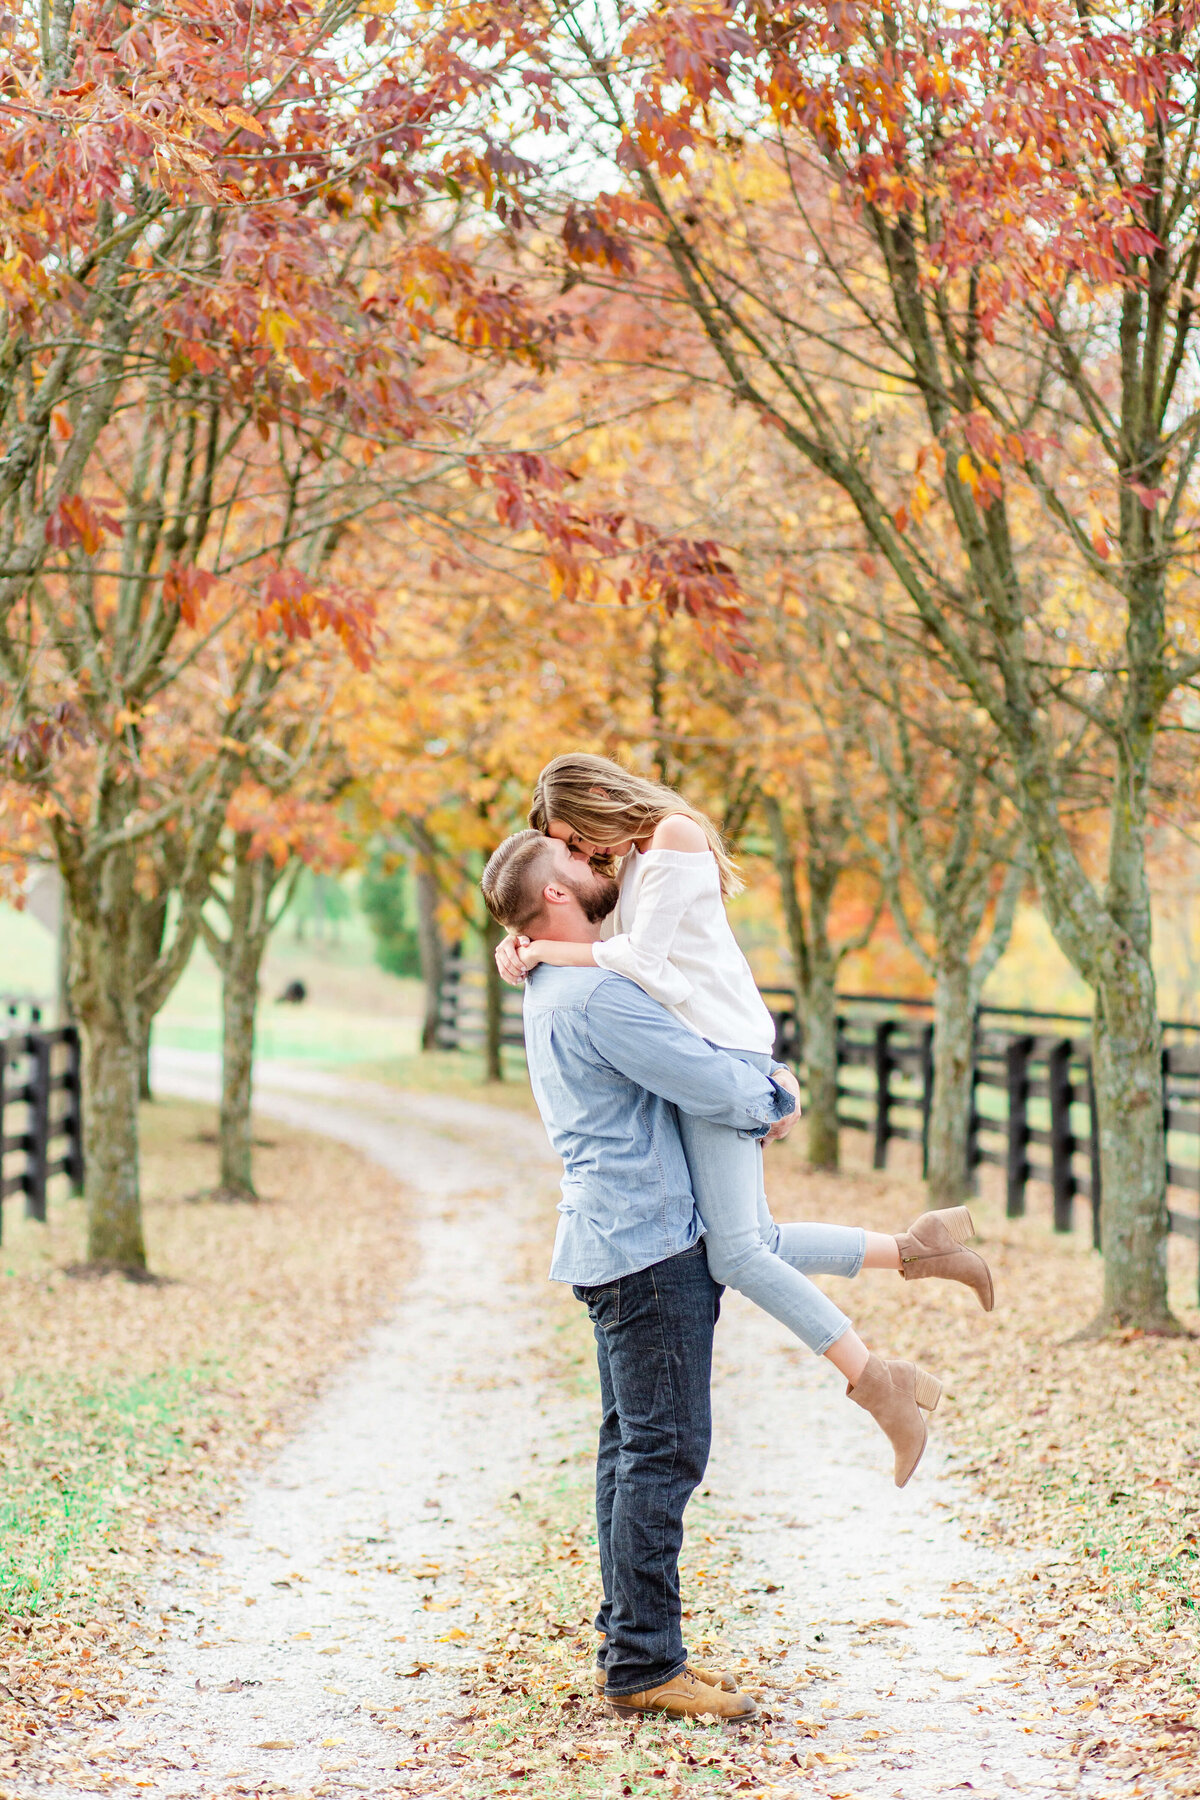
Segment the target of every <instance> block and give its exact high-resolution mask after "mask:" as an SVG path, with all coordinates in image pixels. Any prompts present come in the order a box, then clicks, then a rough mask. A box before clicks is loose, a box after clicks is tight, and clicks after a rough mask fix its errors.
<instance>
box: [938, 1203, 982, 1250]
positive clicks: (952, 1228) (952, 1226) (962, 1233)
mask: <svg viewBox="0 0 1200 1800" xmlns="http://www.w3.org/2000/svg"><path fill="white" fill-rule="evenodd" d="M933 1217H934V1218H935V1219H940V1220H941V1221H942V1224H943V1225H944V1226H945V1227H946V1230H947V1231H948V1232H949V1233H950V1236H951V1237H952V1238H953V1239H954V1241H955V1243H956V1244H965V1243H966V1241H967V1239H968V1238H973V1237H974V1236H975V1221H974V1220H973V1219H972V1217H971V1213H970V1209H969V1208H968V1207H965V1206H947V1207H943V1209H942V1211H941V1212H935V1213H934V1215H933Z"/></svg>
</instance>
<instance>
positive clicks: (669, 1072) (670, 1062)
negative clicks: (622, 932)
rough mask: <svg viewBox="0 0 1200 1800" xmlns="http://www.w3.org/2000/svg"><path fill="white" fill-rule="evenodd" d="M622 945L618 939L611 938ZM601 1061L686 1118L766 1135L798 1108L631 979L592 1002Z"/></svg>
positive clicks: (590, 1018) (606, 985)
mask: <svg viewBox="0 0 1200 1800" xmlns="http://www.w3.org/2000/svg"><path fill="white" fill-rule="evenodd" d="M611 941H615V940H611ZM587 1022H588V1031H589V1034H590V1037H591V1042H592V1047H593V1049H594V1050H595V1051H596V1053H597V1055H598V1056H600V1057H602V1058H603V1059H604V1061H606V1062H607V1063H609V1064H610V1065H611V1067H612V1068H614V1069H616V1070H618V1071H619V1072H620V1074H622V1075H624V1076H626V1077H628V1079H629V1080H630V1081H635V1082H636V1083H637V1084H638V1086H639V1087H644V1088H648V1089H649V1091H650V1092H651V1093H652V1094H658V1095H659V1096H660V1097H661V1098H662V1099H664V1100H669V1101H670V1103H671V1104H672V1105H673V1106H677V1107H678V1108H679V1110H680V1112H685V1113H692V1114H694V1115H695V1116H696V1117H697V1118H700V1119H709V1120H711V1122H712V1123H713V1124H714V1125H728V1126H730V1127H731V1128H732V1129H733V1130H735V1131H744V1132H747V1133H748V1134H749V1135H751V1136H753V1137H765V1136H766V1134H767V1132H768V1131H769V1130H770V1129H771V1126H772V1125H774V1124H775V1123H776V1122H777V1121H778V1120H779V1119H783V1118H786V1117H787V1116H788V1114H789V1113H793V1112H794V1111H795V1110H796V1102H795V1100H794V1098H793V1097H792V1095H791V1094H789V1093H788V1091H787V1089H786V1088H782V1087H780V1086H779V1084H778V1083H777V1082H776V1081H775V1080H774V1079H773V1078H772V1077H771V1076H769V1075H763V1074H761V1073H760V1072H759V1071H758V1070H757V1069H755V1068H754V1067H752V1065H751V1064H750V1063H748V1062H743V1061H742V1060H741V1058H740V1057H737V1056H733V1055H729V1054H728V1053H727V1052H726V1051H724V1050H714V1049H713V1047H712V1045H711V1044H708V1043H706V1042H705V1041H704V1039H703V1038H701V1037H698V1036H697V1035H696V1034H695V1033H694V1032H692V1031H689V1030H688V1028H687V1026H686V1025H681V1024H679V1022H678V1021H677V1020H676V1019H674V1018H672V1017H671V1015H670V1013H668V1012H665V1011H664V1010H663V1008H662V1007H661V1006H660V1005H657V1004H656V1003H655V1001H654V1000H652V999H651V998H650V997H649V995H648V994H647V993H645V992H643V990H642V988H641V986H640V984H638V985H636V986H635V985H634V984H633V983H632V982H631V981H604V982H601V984H600V985H599V987H597V988H596V990H595V992H594V993H593V994H592V995H591V996H590V998H589V1000H588V1003H587Z"/></svg>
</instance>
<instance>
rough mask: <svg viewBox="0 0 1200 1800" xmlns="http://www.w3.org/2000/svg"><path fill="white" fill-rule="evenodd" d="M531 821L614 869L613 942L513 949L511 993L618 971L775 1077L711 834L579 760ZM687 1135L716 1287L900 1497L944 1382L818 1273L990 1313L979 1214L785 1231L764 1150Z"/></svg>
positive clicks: (666, 799) (686, 1131)
mask: <svg viewBox="0 0 1200 1800" xmlns="http://www.w3.org/2000/svg"><path fill="white" fill-rule="evenodd" d="M529 822H530V824H531V825H532V826H533V827H534V828H535V829H536V830H538V831H542V832H544V833H546V835H548V836H550V837H556V838H561V839H562V840H563V841H564V842H565V843H566V844H567V846H568V848H569V849H570V850H571V852H572V854H573V855H575V856H577V857H579V858H580V859H581V860H584V861H590V862H593V863H607V862H611V861H613V860H617V859H619V862H620V870H619V878H620V889H621V892H620V900H619V902H618V905H617V910H616V913H615V914H614V916H613V921H612V922H613V923H614V924H615V935H612V936H609V937H607V938H606V939H604V940H603V941H602V942H600V943H598V944H595V945H589V944H566V943H552V942H549V941H541V942H534V943H530V942H529V941H527V940H525V939H522V938H518V939H515V940H513V939H508V940H506V942H505V943H504V944H502V945H501V946H500V947H499V949H498V950H497V952H496V960H497V964H498V966H499V968H500V972H501V974H502V975H503V976H504V977H505V979H506V980H509V981H513V982H519V981H521V980H523V979H524V976H525V975H526V974H527V973H528V971H529V970H530V969H534V968H536V967H537V965H538V963H540V962H547V963H555V964H558V965H560V966H563V965H568V966H570V965H578V966H589V967H590V966H593V965H595V966H598V967H600V968H602V969H609V970H611V971H613V972H614V973H617V974H620V975H625V976H627V977H628V978H629V979H630V980H631V981H636V982H637V983H638V985H639V986H640V987H642V988H644V989H645V991H646V992H647V993H648V994H650V995H651V996H652V998H654V999H656V1000H658V1001H660V1002H661V1004H662V1005H664V1006H665V1007H667V1008H668V1009H669V1010H670V1011H671V1012H672V1013H673V1014H674V1015H675V1017H676V1018H678V1019H680V1020H681V1021H682V1022H683V1023H684V1024H685V1025H688V1026H689V1027H690V1028H691V1029H692V1030H694V1031H696V1032H697V1033H698V1034H699V1035H700V1036H701V1037H703V1038H705V1039H707V1040H708V1042H710V1043H712V1044H715V1045H716V1046H717V1047H718V1048H720V1049H722V1050H726V1051H728V1052H730V1053H731V1054H732V1055H735V1056H740V1057H743V1058H744V1059H745V1060H746V1061H747V1062H750V1063H752V1064H753V1066H754V1067H755V1068H758V1069H761V1070H764V1071H768V1072H769V1071H770V1070H771V1069H772V1068H773V1067H774V1066H775V1061H774V1056H773V1054H772V1050H773V1045H774V1039H775V1030H774V1023H773V1021H772V1018H771V1015H770V1013H769V1012H768V1010H767V1008H766V1006H765V1005H764V1003H763V1000H762V996H761V995H760V994H759V992H758V989H757V987H756V985H755V982H754V977H753V975H752V974H751V971H750V966H749V964H748V963H747V961H746V959H745V957H744V956H743V955H742V952H741V950H740V949H739V947H738V944H737V941H736V939H735V938H734V935H733V931H732V929H731V927H730V924H729V920H728V917H727V916H726V912H725V905H724V903H725V901H726V900H727V899H728V898H729V897H730V895H732V894H735V893H737V892H738V891H739V890H740V887H741V882H740V881H739V879H738V876H737V872H736V870H735V868H734V866H733V864H732V863H731V862H730V860H729V858H728V856H727V855H726V853H725V850H724V847H723V845H722V843H721V838H720V834H719V833H718V831H717V829H716V827H715V826H714V825H713V823H712V821H711V820H710V819H708V818H706V817H705V815H704V814H703V813H701V812H698V811H697V810H696V809H695V808H694V807H692V806H689V805H688V803H687V802H686V801H685V800H684V799H683V798H682V797H681V796H680V795H679V794H677V793H675V792H674V790H673V789H671V788H668V787H664V786H661V785H660V784H658V783H656V782H651V781H646V780H643V779H642V778H641V777H640V776H637V775H633V774H631V773H630V772H629V771H628V770H627V769H624V768H622V767H621V765H620V764H619V763H615V762H610V761H609V760H608V759H607V758H606V757H600V756H591V755H587V754H585V753H583V752H571V753H570V754H568V755H566V756H558V757H555V758H554V760H553V762H550V763H548V764H547V765H546V767H545V768H544V769H543V770H542V772H541V774H540V775H539V777H538V781H537V786H536V788H535V790H534V796H533V804H532V807H531V810H530V814H529ZM679 1123H680V1131H681V1134H682V1137H683V1144H684V1150H685V1152H686V1154H687V1159H688V1167H689V1170H690V1172H691V1177H692V1189H693V1192H694V1194H695V1198H696V1208H697V1211H698V1212H699V1214H700V1218H701V1220H702V1222H703V1224H704V1229H705V1241H706V1249H707V1253H708V1264H709V1269H710V1271H711V1273H712V1276H713V1279H714V1280H715V1281H719V1282H722V1283H724V1284H725V1285H726V1286H729V1287H733V1288H736V1289H737V1290H738V1292H739V1293H743V1294H745V1295H746V1297H747V1298H748V1299H750V1300H753V1301H754V1302H755V1303H756V1304H757V1305H759V1306H761V1307H763V1308H764V1310H765V1311H767V1312H769V1313H771V1314H772V1316H773V1317H774V1318H777V1319H778V1320H779V1321H780V1322H781V1323H782V1324H784V1325H786V1326H787V1327H788V1328H789V1330H791V1331H793V1332H794V1333H795V1334H796V1336H797V1337H798V1338H800V1339H801V1341H802V1342H803V1343H805V1344H807V1345H808V1347H809V1348H810V1349H811V1350H813V1351H814V1352H815V1353H816V1354H817V1355H819V1356H824V1357H826V1358H828V1360H829V1361H830V1362H831V1363H833V1365H834V1367H835V1368H837V1369H838V1370H839V1371H840V1372H841V1373H842V1374H843V1375H844V1376H845V1377H846V1381H847V1388H846V1392H847V1394H848V1395H849V1397H850V1398H851V1399H852V1400H853V1401H855V1403H856V1404H857V1405H859V1406H861V1407H863V1408H864V1409H865V1410H866V1411H867V1412H869V1413H870V1414H871V1415H872V1417H873V1418H874V1419H875V1420H876V1421H877V1423H878V1424H879V1425H880V1426H881V1428H882V1429H883V1430H884V1431H885V1432H886V1434H887V1436H888V1438H889V1439H890V1440H891V1443H892V1446H893V1449H894V1451H895V1479H896V1485H897V1486H898V1487H903V1486H904V1485H905V1483H906V1482H907V1481H908V1480H909V1478H910V1477H911V1475H912V1474H913V1471H914V1470H915V1469H916V1466H917V1464H918V1462H919V1461H920V1459H921V1455H922V1453H923V1451H924V1448H925V1443H926V1427H925V1420H924V1416H923V1412H922V1409H925V1410H928V1411H932V1410H933V1408H934V1407H935V1406H936V1405H937V1402H938V1399H939V1397H940V1394H941V1383H940V1382H939V1381H938V1380H937V1378H936V1376H933V1375H931V1374H929V1373H928V1371H927V1370H924V1369H921V1368H918V1367H917V1366H916V1365H915V1364H913V1363H910V1362H899V1361H884V1359H883V1358H881V1357H879V1356H877V1355H875V1354H873V1353H872V1352H871V1351H869V1350H868V1348H867V1346H866V1345H865V1344H864V1343H863V1341H862V1339H861V1338H860V1337H859V1336H858V1334H857V1332H856V1331H855V1330H854V1328H853V1326H852V1325H851V1323H850V1320H849V1319H848V1318H847V1317H846V1315H845V1314H844V1313H843V1312H841V1311H840V1310H839V1309H838V1307H836V1306H835V1305H834V1303H833V1302H832V1301H831V1300H830V1299H829V1298H828V1297H827V1296H826V1295H825V1294H823V1293H822V1292H821V1290H820V1289H819V1288H818V1287H816V1286H815V1285H814V1284H813V1283H812V1282H811V1281H810V1280H809V1279H808V1274H809V1273H810V1272H811V1273H814V1274H815V1273H819V1274H829V1275H844V1276H851V1277H852V1276H855V1275H857V1274H858V1273H859V1271H860V1270H861V1269H864V1268H867V1269H893V1270H898V1271H899V1272H900V1273H901V1274H902V1275H903V1276H904V1277H905V1279H906V1280H910V1281H911V1280H913V1279H916V1278H919V1277H922V1276H930V1275H936V1276H941V1277H943V1278H944V1279H947V1280H951V1281H961V1282H964V1283H965V1284H966V1285H967V1286H968V1287H971V1288H972V1289H973V1290H974V1291H975V1293H976V1295H977V1296H978V1298H979V1300H980V1303H981V1305H982V1306H983V1307H984V1309H985V1311H989V1312H990V1310H991V1308H992V1304H993V1291H992V1280H991V1275H990V1273H989V1271H988V1267H987V1264H986V1263H985V1262H984V1260H983V1258H982V1257H981V1256H979V1255H978V1254H977V1252H975V1251H973V1250H968V1249H966V1248H965V1247H964V1245H965V1241H966V1239H967V1238H968V1237H970V1236H971V1235H972V1234H973V1231H974V1227H973V1225H972V1222H971V1216H970V1213H969V1212H968V1211H967V1209H966V1208H965V1207H951V1208H948V1209H946V1210H943V1211H941V1212H930V1213H923V1214H922V1215H921V1217H920V1218H919V1219H917V1220H916V1222H915V1223H914V1224H913V1225H912V1226H911V1227H910V1228H909V1230H908V1231H906V1232H903V1233H901V1234H900V1236H898V1237H891V1236H887V1235H885V1234H883V1233H881V1232H869V1231H864V1230H860V1229H858V1228H857V1227H848V1226H841V1225H824V1224H816V1223H804V1224H794V1225H783V1226H780V1225H777V1224H776V1223H775V1221H774V1219H773V1218H772V1217H771V1214H770V1211H769V1209H768V1206H767V1202H766V1193H765V1189H764V1186H763V1168H762V1150H761V1146H760V1145H759V1143H758V1142H757V1141H755V1140H753V1139H751V1138H746V1137H742V1136H741V1135H740V1134H739V1133H738V1132H736V1131H734V1130H731V1129H730V1128H729V1127H726V1126H721V1125H713V1124H711V1123H709V1122H708V1121H706V1120H703V1119H697V1118H692V1117H689V1116H687V1115H681V1116H680V1121H679Z"/></svg>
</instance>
